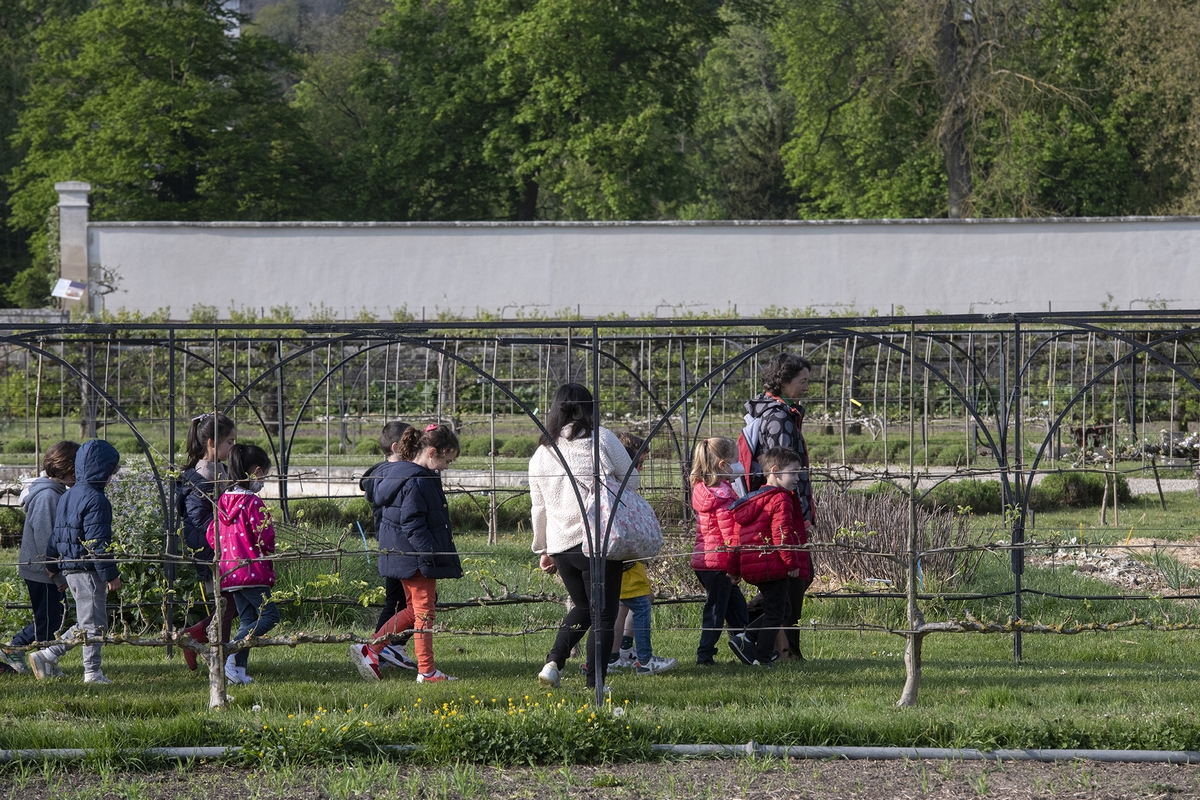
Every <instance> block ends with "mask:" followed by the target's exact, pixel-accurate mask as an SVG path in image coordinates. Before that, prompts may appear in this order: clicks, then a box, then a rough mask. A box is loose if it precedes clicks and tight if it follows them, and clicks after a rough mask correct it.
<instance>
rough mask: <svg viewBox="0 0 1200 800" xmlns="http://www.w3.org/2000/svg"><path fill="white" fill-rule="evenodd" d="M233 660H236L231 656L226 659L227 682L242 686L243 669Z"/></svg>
mask: <svg viewBox="0 0 1200 800" xmlns="http://www.w3.org/2000/svg"><path fill="white" fill-rule="evenodd" d="M233 659H234V657H233V656H230V657H229V658H227V659H225V680H226V681H227V682H228V683H232V684H235V685H240V684H242V683H243V681H242V669H241V667H239V666H238V665H237V663H236V662H235V661H234V660H233Z"/></svg>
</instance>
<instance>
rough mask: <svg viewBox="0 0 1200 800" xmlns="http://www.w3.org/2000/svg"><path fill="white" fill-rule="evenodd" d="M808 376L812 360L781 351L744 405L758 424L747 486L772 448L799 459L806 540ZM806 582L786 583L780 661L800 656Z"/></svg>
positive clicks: (809, 523)
mask: <svg viewBox="0 0 1200 800" xmlns="http://www.w3.org/2000/svg"><path fill="white" fill-rule="evenodd" d="M811 374H812V362H810V361H809V360H808V359H806V358H801V357H800V356H798V355H795V354H793V353H780V354H779V355H777V356H775V357H774V358H772V359H771V361H770V362H769V363H768V364H767V368H766V369H765V370H764V371H763V389H764V390H765V391H763V393H762V394H760V395H758V396H757V397H755V398H754V399H752V400H750V401H748V402H747V403H746V413H747V414H748V415H749V417H751V418H756V419H758V420H760V425H759V432H758V443H757V446H756V447H755V448H754V457H755V464H754V466H753V467H752V469H751V476H750V486H751V488H752V489H758V488H760V487H761V486H762V485H763V483H764V480H763V477H762V470H761V469H760V468H759V467H758V466H757V459H758V456H759V454H760V453H765V452H766V451H767V450H770V449H771V448H772V447H787V448H790V449H792V450H794V451H796V455H798V456H800V475H799V477H800V481H799V483H798V485H797V486H796V496H797V497H798V498H799V500H800V509H801V511H802V513H803V516H804V525H805V527H806V529H807V530H808V541H810V542H811V541H812V538H813V524H814V514H813V508H814V507H813V492H812V479H811V476H810V474H809V462H808V446H807V445H806V444H805V443H804V435H803V434H802V433H801V432H800V427H801V426H802V425H803V424H804V406H802V405H800V397H801V396H803V395H804V393H805V392H807V391H808V379H809V376H810V375H811ZM811 582H812V581H811V580H808V581H805V580H802V579H798V578H789V579H788V596H789V600H790V601H791V610H790V612H789V613H788V614H787V615H786V617H785V618H784V627H785V631H786V633H785V638H786V640H787V641H786V647H785V646H783V645H784V644H785V643H784V642H783V641H779V642H778V644H779V645H780V650H779V652H780V658H782V659H788V658H795V659H803V656H801V655H800V630H799V629H798V628H797V627H796V625H797V623H798V622H799V621H800V614H801V611H802V609H803V604H804V592H805V591H806V590H807V589H808V586H809V584H810V583H811Z"/></svg>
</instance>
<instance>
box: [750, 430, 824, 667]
mask: <svg viewBox="0 0 1200 800" xmlns="http://www.w3.org/2000/svg"><path fill="white" fill-rule="evenodd" d="M758 463H759V464H760V465H761V466H762V469H763V474H764V477H765V478H766V481H767V482H766V485H765V486H763V487H762V488H761V489H758V490H757V491H753V492H751V493H750V494H748V495H746V496H745V497H743V498H741V499H740V500H738V501H737V502H736V503H734V504H733V505H732V506H730V509H729V510H730V513H731V514H732V515H733V519H734V521H735V522H736V523H737V535H738V545H739V551H738V566H737V570H738V571H737V572H732V571H731V572H730V575H731V576H736V575H738V574H739V573H740V575H741V577H743V578H745V579H746V582H747V583H752V584H754V585H755V586H757V587H758V591H759V592H760V593H761V595H762V615H761V616H760V617H758V619H756V620H754V621H752V622H751V623H750V625H749V629H748V630H747V634H748V635H749V637H750V639H751V640H752V641H753V642H754V643H755V658H754V660H753V662H751V663H753V664H756V665H767V666H770V664H771V660H772V654H773V653H774V650H775V637H776V636H777V635H778V632H779V630H780V629H781V628H782V626H783V624H784V620H785V619H787V617H788V615H789V613H790V610H791V603H790V601H789V599H788V578H802V579H804V580H809V579H811V577H812V565H811V563H810V560H809V557H808V553H806V552H803V551H799V550H796V549H794V548H797V547H799V546H801V545H803V544H805V543H806V541H807V539H806V537H805V534H804V515H803V512H802V511H801V508H800V501H799V500H798V499H797V497H796V485H797V483H798V482H799V479H800V469H801V467H800V456H798V455H796V451H795V450H792V449H790V448H787V447H772V448H770V449H769V450H767V451H766V452H764V453H762V454H761V455H760V456H759V457H758ZM730 646H731V647H732V648H733V650H734V652H735V653H737V652H738V648H737V646H736V644H735V642H734V640H732V639H731V640H730ZM738 655H739V657H740V658H742V659H743V660H745V657H744V656H742V655H741V654H740V653H739V654H738Z"/></svg>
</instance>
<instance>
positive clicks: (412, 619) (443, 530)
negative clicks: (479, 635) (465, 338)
mask: <svg viewBox="0 0 1200 800" xmlns="http://www.w3.org/2000/svg"><path fill="white" fill-rule="evenodd" d="M397 449H398V451H399V454H400V458H401V459H402V460H400V461H394V462H390V463H388V464H385V465H383V466H382V467H380V468H379V470H377V471H376V473H375V477H376V483H375V502H376V504H377V505H379V506H381V507H382V508H383V518H382V520H381V522H380V527H379V573H380V574H381V575H382V576H383V577H384V578H398V579H399V580H400V582H401V584H403V586H404V595H405V599H406V601H407V606H406V607H405V608H404V609H403V610H401V611H399V612H398V613H397V614H396V615H395V616H394V617H392V618H391V619H390V620H388V621H387V622H385V623H384V624H383V625H382V626H380V628H379V630H377V631H376V632H375V637H374V638H375V639H376V641H375V642H373V643H372V644H361V645H359V644H356V645H352V646H351V647H350V660H351V662H352V663H353V664H354V666H355V668H356V669H358V672H359V674H360V675H362V676H363V679H364V680H368V681H377V680H379V653H380V651H382V650H383V648H384V647H385V646H386V645H387V643H388V637H390V636H394V635H396V634H400V633H403V632H404V631H407V630H410V629H412V630H415V635H414V636H413V643H414V644H413V649H414V650H415V651H416V656H417V670H418V672H417V682H418V683H437V682H441V681H452V680H455V679H454V678H452V677H450V676H449V675H447V674H445V673H444V672H442V671H441V670H440V669H437V667H435V666H434V661H433V636H432V635H431V634H430V633H428V631H429V630H430V629H431V628H432V627H433V619H434V603H435V601H436V599H437V580H438V579H439V578H461V577H462V574H463V573H462V564H461V563H460V562H459V559H458V552H457V551H456V550H455V548H454V536H453V534H452V533H451V530H450V508H449V505H448V504H447V502H446V493H445V492H444V491H443V490H442V478H441V474H440V473H441V471H442V470H444V469H446V468H447V467H449V466H450V465H451V464H452V463H454V459H456V458H458V452H459V444H458V437H457V436H455V434H454V431H452V430H450V428H448V427H446V426H445V425H430V426H429V427H427V428H425V429H424V430H422V429H420V428H416V427H412V428H408V429H407V430H405V431H404V433H403V435H401V437H400V443H399V445H398V447H397Z"/></svg>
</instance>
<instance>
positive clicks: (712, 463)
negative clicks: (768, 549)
mask: <svg viewBox="0 0 1200 800" xmlns="http://www.w3.org/2000/svg"><path fill="white" fill-rule="evenodd" d="M740 471H741V464H740V463H738V449H737V443H736V442H734V441H733V440H732V439H725V438H722V437H719V436H717V437H710V438H708V439H701V440H700V441H698V442H697V443H696V450H695V452H694V453H693V454H692V475H691V478H692V509H693V510H695V512H696V546H695V549H694V550H693V551H692V569H693V570H695V572H696V578H698V579H699V581H700V584H701V585H702V586H703V587H704V592H705V598H704V612H703V620H704V623H703V624H704V628H703V630H702V631H701V632H700V646H699V647H697V648H696V663H697V664H699V665H701V666H708V665H711V664H712V663H714V662H713V657H714V656H715V655H716V654H717V642H718V641H719V640H720V638H721V629H722V628H723V627H725V626H726V625H727V626H728V627H729V629H730V631H735V630H736V631H738V633H737V634H730V637H729V646H730V647H731V648H732V649H733V651H734V653H735V654H736V655H737V656H738V657H739V658H740V659H742V660H745V659H744V657H743V655H742V653H743V652H747V651H748V648H749V642H748V641H747V640H746V639H745V638H744V636H743V634H742V633H741V631H743V630H744V629H745V627H746V623H747V622H748V621H749V614H748V612H747V610H746V598H745V597H744V596H743V595H742V590H741V589H739V588H738V586H737V584H736V583H734V580H737V579H736V577H734V578H733V579H732V580H731V576H736V575H737V574H738V570H737V567H738V559H737V550H736V548H737V546H738V541H737V532H736V530H735V529H734V522H733V517H732V516H731V515H730V513H729V507H730V506H731V505H733V503H734V501H735V500H737V495H736V494H735V493H734V491H733V486H732V484H731V483H730V482H731V481H732V480H733V478H734V477H736V475H737V474H738V473H739V472H740Z"/></svg>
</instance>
